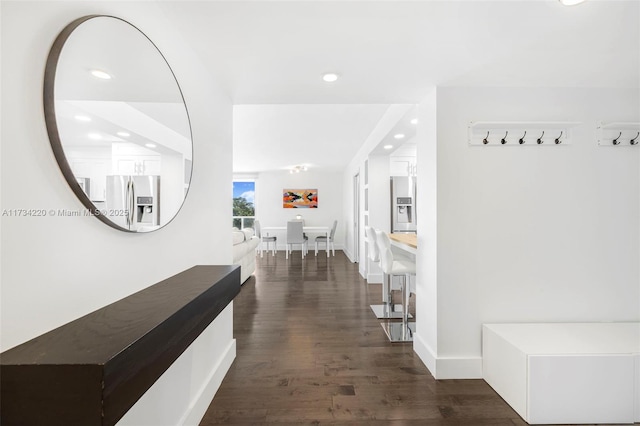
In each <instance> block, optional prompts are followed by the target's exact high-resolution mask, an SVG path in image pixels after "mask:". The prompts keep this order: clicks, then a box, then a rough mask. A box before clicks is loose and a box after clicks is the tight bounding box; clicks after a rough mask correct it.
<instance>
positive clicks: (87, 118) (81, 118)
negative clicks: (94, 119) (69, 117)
mask: <svg viewBox="0 0 640 426" xmlns="http://www.w3.org/2000/svg"><path fill="white" fill-rule="evenodd" d="M73 118H75V119H76V120H78V121H91V118H90V117H87V116H86V115H79V114H78V115H76V116H74V117H73Z"/></svg>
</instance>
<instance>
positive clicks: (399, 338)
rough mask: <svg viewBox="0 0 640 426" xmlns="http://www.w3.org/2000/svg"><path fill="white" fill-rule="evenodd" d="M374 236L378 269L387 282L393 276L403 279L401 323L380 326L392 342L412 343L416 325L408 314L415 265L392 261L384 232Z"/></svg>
mask: <svg viewBox="0 0 640 426" xmlns="http://www.w3.org/2000/svg"><path fill="white" fill-rule="evenodd" d="M375 234H376V242H377V243H378V250H379V251H380V268H381V269H382V272H384V273H385V274H387V275H389V280H392V279H393V277H394V276H400V277H402V278H403V280H402V300H403V305H404V306H403V309H402V322H389V321H387V322H384V323H382V324H381V325H382V328H383V329H384V331H385V333H386V334H387V337H388V338H389V340H390V341H392V342H412V341H413V333H415V330H416V323H415V322H411V323H410V322H409V315H408V314H409V297H410V290H411V288H410V286H411V278H412V277H415V275H416V263H415V262H413V261H411V260H409V259H406V258H403V259H394V257H393V252H392V251H391V240H390V239H389V236H388V235H387V234H386V232H383V231H380V230H376V231H375Z"/></svg>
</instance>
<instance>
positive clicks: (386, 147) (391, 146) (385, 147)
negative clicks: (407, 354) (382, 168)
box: [383, 145, 393, 149]
mask: <svg viewBox="0 0 640 426" xmlns="http://www.w3.org/2000/svg"><path fill="white" fill-rule="evenodd" d="M383 148H384V149H391V148H393V145H385V146H383Z"/></svg>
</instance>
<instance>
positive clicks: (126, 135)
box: [116, 132, 131, 138]
mask: <svg viewBox="0 0 640 426" xmlns="http://www.w3.org/2000/svg"><path fill="white" fill-rule="evenodd" d="M116 135H118V136H120V137H121V138H128V137H129V136H131V135H130V134H129V133H127V132H118V133H116Z"/></svg>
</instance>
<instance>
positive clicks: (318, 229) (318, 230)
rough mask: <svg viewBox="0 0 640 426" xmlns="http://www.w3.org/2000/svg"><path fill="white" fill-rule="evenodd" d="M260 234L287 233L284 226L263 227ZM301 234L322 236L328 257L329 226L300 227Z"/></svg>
mask: <svg viewBox="0 0 640 426" xmlns="http://www.w3.org/2000/svg"><path fill="white" fill-rule="evenodd" d="M261 229H262V233H263V234H266V235H268V233H269V232H285V233H286V232H287V227H286V226H263V227H262V228H261ZM302 232H304V233H305V234H307V233H309V234H324V235H325V236H326V237H327V250H326V251H327V257H329V251H330V250H329V244H328V241H329V233H330V232H331V227H329V226H306V225H304V226H303V227H302Z"/></svg>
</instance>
